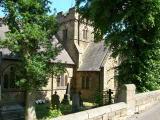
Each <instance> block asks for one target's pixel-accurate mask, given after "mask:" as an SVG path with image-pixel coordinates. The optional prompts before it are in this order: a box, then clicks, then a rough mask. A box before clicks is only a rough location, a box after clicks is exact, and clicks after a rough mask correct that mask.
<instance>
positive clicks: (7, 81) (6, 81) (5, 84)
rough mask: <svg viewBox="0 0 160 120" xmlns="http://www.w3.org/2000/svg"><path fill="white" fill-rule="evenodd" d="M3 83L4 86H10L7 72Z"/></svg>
mask: <svg viewBox="0 0 160 120" xmlns="http://www.w3.org/2000/svg"><path fill="white" fill-rule="evenodd" d="M3 85H4V88H8V87H9V78H8V75H7V74H5V75H4V82H3Z"/></svg>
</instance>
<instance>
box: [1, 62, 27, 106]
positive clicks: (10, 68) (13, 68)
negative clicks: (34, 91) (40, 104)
mask: <svg viewBox="0 0 160 120" xmlns="http://www.w3.org/2000/svg"><path fill="white" fill-rule="evenodd" d="M18 68H19V66H18V64H8V65H6V66H5V67H3V69H2V73H1V89H2V104H13V103H20V104H21V103H22V104H23V103H24V91H22V90H21V89H20V88H19V86H18V85H17V84H16V83H17V82H18V81H19V74H18V73H19V72H18V70H19V69H18Z"/></svg>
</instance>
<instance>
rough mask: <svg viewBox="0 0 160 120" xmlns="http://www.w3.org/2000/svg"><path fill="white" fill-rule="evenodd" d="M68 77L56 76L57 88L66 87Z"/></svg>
mask: <svg viewBox="0 0 160 120" xmlns="http://www.w3.org/2000/svg"><path fill="white" fill-rule="evenodd" d="M67 83H68V76H67V75H66V76H64V74H63V75H58V76H57V87H62V86H67Z"/></svg>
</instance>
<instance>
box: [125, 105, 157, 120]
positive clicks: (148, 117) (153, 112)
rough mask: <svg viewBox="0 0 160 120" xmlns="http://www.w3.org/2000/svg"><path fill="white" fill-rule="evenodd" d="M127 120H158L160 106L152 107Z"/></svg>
mask: <svg viewBox="0 0 160 120" xmlns="http://www.w3.org/2000/svg"><path fill="white" fill-rule="evenodd" d="M128 120H160V104H158V105H154V106H153V107H152V108H151V109H149V110H147V111H145V112H143V113H140V114H136V115H134V116H133V117H131V118H129V119H128Z"/></svg>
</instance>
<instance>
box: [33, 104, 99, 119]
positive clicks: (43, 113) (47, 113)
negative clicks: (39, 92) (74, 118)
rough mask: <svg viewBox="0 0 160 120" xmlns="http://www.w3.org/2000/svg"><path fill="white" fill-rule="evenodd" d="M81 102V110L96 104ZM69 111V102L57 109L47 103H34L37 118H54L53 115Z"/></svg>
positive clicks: (70, 106) (70, 111)
mask: <svg viewBox="0 0 160 120" xmlns="http://www.w3.org/2000/svg"><path fill="white" fill-rule="evenodd" d="M83 104H84V108H83V109H82V111H83V110H86V109H91V108H93V107H95V106H96V104H95V103H90V102H84V103H83ZM70 113H72V105H71V104H70V105H63V104H61V105H60V109H59V110H55V109H54V110H53V109H51V107H50V104H49V103H45V104H38V105H36V115H37V118H38V120H47V119H49V118H55V117H58V116H61V115H66V114H70Z"/></svg>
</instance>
